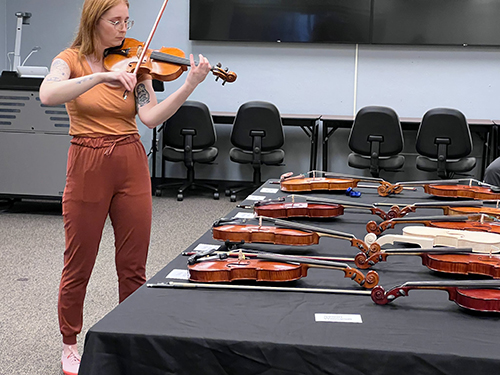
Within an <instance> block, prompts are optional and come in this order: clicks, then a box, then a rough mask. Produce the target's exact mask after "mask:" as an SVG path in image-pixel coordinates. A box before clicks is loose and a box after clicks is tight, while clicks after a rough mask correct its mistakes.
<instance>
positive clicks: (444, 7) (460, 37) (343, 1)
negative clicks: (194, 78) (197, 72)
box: [189, 0, 500, 46]
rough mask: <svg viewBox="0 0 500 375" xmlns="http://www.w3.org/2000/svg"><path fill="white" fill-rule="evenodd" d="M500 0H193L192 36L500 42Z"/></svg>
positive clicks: (245, 39)
mask: <svg viewBox="0 0 500 375" xmlns="http://www.w3.org/2000/svg"><path fill="white" fill-rule="evenodd" d="M499 17H500V0H190V22H189V38H190V39H191V40H212V41H241V42H292V43H300V42H303V43H352V44H409V45H474V46H500V22H499V21H498V18H499Z"/></svg>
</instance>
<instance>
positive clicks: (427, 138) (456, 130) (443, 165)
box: [415, 108, 476, 178]
mask: <svg viewBox="0 0 500 375" xmlns="http://www.w3.org/2000/svg"><path fill="white" fill-rule="evenodd" d="M415 146H416V149H417V152H418V153H419V154H420V155H419V156H417V160H416V163H417V168H418V169H420V170H423V171H427V172H434V171H436V172H437V174H438V176H439V177H440V178H452V177H453V176H454V174H455V173H465V172H469V171H471V170H472V169H473V168H474V167H475V166H476V158H475V157H470V156H469V155H470V153H471V152H472V137H471V134H470V129H469V124H468V123H467V119H466V118H465V115H464V114H463V113H462V112H460V111H459V110H456V109H450V108H434V109H431V110H429V111H427V112H426V113H425V115H424V117H423V118H422V121H421V123H420V127H419V129H418V133H417V140H416V145H415Z"/></svg>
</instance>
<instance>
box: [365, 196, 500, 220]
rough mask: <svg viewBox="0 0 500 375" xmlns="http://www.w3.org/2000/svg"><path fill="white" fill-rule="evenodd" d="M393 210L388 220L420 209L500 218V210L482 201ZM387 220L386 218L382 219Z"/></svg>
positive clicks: (392, 205)
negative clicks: (485, 204) (436, 209)
mask: <svg viewBox="0 0 500 375" xmlns="http://www.w3.org/2000/svg"><path fill="white" fill-rule="evenodd" d="M379 205H387V203H375V206H379ZM390 205H391V208H390V209H389V211H388V212H387V215H386V216H387V219H394V218H398V217H403V216H406V215H408V214H409V213H411V212H415V211H416V210H417V209H418V208H428V209H430V208H440V209H442V210H443V215H467V214H486V215H491V216H498V217H500V209H497V208H492V207H484V206H483V202H482V201H480V200H472V201H458V202H445V203H444V202H417V203H412V204H408V205H404V206H403V207H402V208H400V207H399V206H398V205H394V204H390ZM382 219H384V220H387V219H385V218H382Z"/></svg>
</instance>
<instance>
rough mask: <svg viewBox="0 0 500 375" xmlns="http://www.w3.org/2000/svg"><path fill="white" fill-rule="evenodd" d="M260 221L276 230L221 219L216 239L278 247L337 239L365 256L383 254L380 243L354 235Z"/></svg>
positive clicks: (309, 226)
mask: <svg viewBox="0 0 500 375" xmlns="http://www.w3.org/2000/svg"><path fill="white" fill-rule="evenodd" d="M259 220H260V221H267V222H271V223H273V224H275V225H278V226H279V227H276V226H263V225H262V224H260V223H259V224H258V225H257V224H255V225H254V224H247V220H246V219H220V220H218V221H216V222H215V223H214V224H213V226H212V235H213V238H214V239H216V240H219V241H230V242H242V241H243V242H245V243H255V242H256V243H270V244H275V245H298V246H308V245H316V244H318V243H319V238H320V237H323V236H325V237H333V238H339V239H344V240H348V241H349V242H350V243H351V246H353V247H356V248H358V249H360V250H361V251H363V252H365V253H367V254H368V253H370V254H371V253H374V252H377V251H378V250H380V246H379V245H378V243H376V242H374V243H372V244H371V245H367V244H366V243H365V242H364V241H362V240H359V239H357V238H356V236H354V235H353V234H349V233H344V232H338V231H334V230H331V229H323V228H318V227H315V226H312V225H304V224H299V223H294V222H290V221H286V220H280V219H273V218H269V217H262V216H261V217H259Z"/></svg>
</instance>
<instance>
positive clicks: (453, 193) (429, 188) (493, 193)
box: [397, 178, 500, 200]
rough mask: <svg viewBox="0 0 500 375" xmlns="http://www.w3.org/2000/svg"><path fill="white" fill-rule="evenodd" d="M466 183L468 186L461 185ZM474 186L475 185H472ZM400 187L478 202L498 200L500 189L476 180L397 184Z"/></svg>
mask: <svg viewBox="0 0 500 375" xmlns="http://www.w3.org/2000/svg"><path fill="white" fill-rule="evenodd" d="M463 182H468V185H464V184H461V183H463ZM474 184H476V185H474ZM397 185H402V186H422V187H423V188H424V192H425V193H427V194H430V195H434V196H437V197H446V198H468V199H480V200H488V199H491V200H498V199H500V187H498V186H493V185H490V184H487V183H485V182H482V181H478V180H476V179H472V178H469V179H454V180H433V181H411V182H398V183H397Z"/></svg>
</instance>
